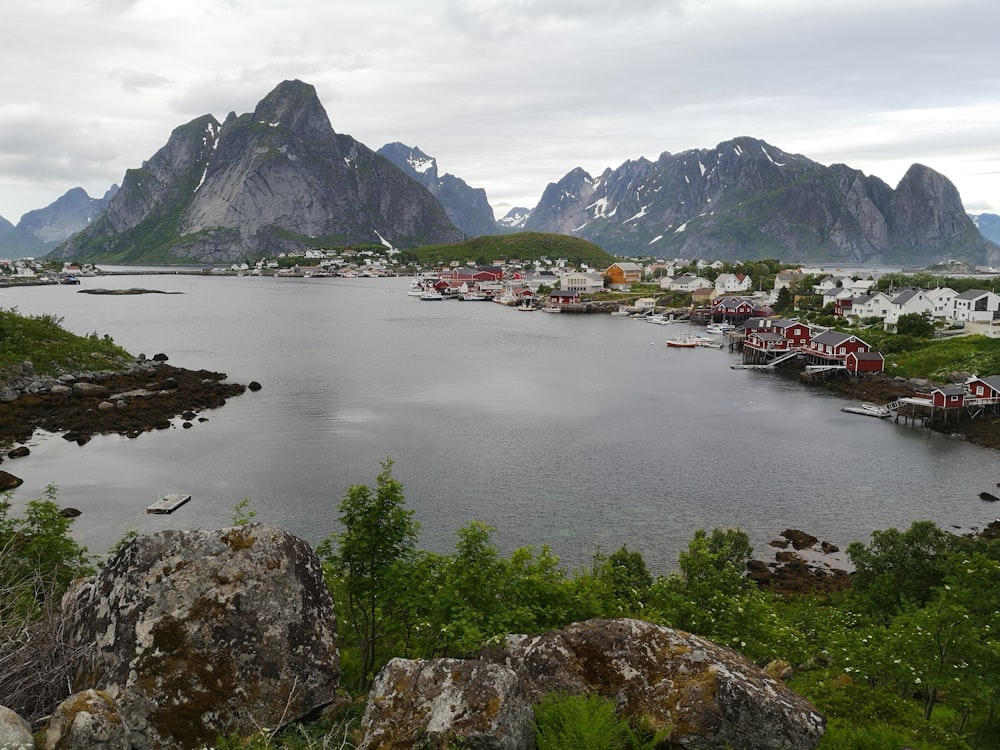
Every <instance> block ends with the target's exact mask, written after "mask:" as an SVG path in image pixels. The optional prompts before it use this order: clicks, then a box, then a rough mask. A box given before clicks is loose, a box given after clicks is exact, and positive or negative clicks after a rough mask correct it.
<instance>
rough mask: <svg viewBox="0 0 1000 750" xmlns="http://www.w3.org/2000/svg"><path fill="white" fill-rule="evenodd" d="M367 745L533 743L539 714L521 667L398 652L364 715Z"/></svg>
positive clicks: (369, 748)
mask: <svg viewBox="0 0 1000 750" xmlns="http://www.w3.org/2000/svg"><path fill="white" fill-rule="evenodd" d="M361 725H362V728H363V729H364V732H365V735H364V740H363V741H362V743H361V746H360V747H361V748H362V750H376V748H377V750H393V748H400V749H402V748H413V747H418V746H419V747H423V746H424V745H422V744H420V743H422V742H423V743H427V746H428V747H439V746H440V747H445V746H447V743H449V742H452V743H457V744H458V745H459V746H460V747H475V748H479V749H480V750H532V749H533V748H534V746H535V734H534V715H533V712H532V708H531V704H530V703H529V702H528V701H527V700H526V698H525V696H524V691H523V689H522V685H521V683H520V682H519V680H518V678H517V675H516V674H515V673H514V671H513V670H512V669H510V668H508V667H505V666H502V665H499V664H490V663H485V662H480V661H462V660H459V659H434V660H430V661H422V660H421V661H413V660H410V659H392V660H391V661H390V662H389V663H388V664H387V665H386V666H385V667H384V668H383V669H382V671H381V672H379V675H378V677H377V678H376V680H375V684H374V685H373V686H372V689H371V692H370V693H369V696H368V704H367V707H366V708H365V714H364V718H363V719H362V721H361Z"/></svg>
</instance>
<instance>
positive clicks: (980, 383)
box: [965, 375, 1000, 404]
mask: <svg viewBox="0 0 1000 750" xmlns="http://www.w3.org/2000/svg"><path fill="white" fill-rule="evenodd" d="M965 389H966V390H967V391H968V392H969V396H971V397H972V398H975V399H989V400H990V401H991V402H992V403H995V404H997V403H1000V375H988V376H987V377H985V378H980V377H976V376H973V377H971V378H969V379H968V380H966V381H965Z"/></svg>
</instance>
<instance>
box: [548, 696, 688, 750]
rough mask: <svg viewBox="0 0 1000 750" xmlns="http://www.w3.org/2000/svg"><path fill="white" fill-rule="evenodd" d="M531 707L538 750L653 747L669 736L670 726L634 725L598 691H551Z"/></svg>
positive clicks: (650, 749) (616, 749) (599, 749)
mask: <svg viewBox="0 0 1000 750" xmlns="http://www.w3.org/2000/svg"><path fill="white" fill-rule="evenodd" d="M534 709H535V741H536V742H537V743H538V750H645V749H646V748H648V749H649V750H653V748H656V747H658V746H659V745H660V743H662V742H664V741H666V740H667V739H669V737H670V731H669V730H661V731H660V732H655V733H654V732H652V731H651V730H650V729H649V728H648V727H640V728H639V729H638V730H637V729H634V728H633V727H631V726H630V725H629V723H628V720H627V719H625V718H624V717H623V716H621V715H619V714H617V713H616V712H615V703H614V701H613V700H611V699H610V698H603V697H601V696H599V695H594V694H591V695H560V694H555V693H553V694H550V695H547V696H546V697H545V698H543V699H542V700H541V701H540V702H539V703H537V704H535V707H534Z"/></svg>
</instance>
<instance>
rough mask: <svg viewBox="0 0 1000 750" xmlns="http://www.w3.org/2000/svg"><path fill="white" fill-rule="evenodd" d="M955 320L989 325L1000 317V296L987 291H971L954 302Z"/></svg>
mask: <svg viewBox="0 0 1000 750" xmlns="http://www.w3.org/2000/svg"><path fill="white" fill-rule="evenodd" d="M952 302H953V304H954V308H953V311H952V319H953V320H967V321H970V322H976V323H988V322H990V321H991V320H995V319H997V318H998V317H1000V313H998V311H1000V296H997V295H996V294H994V293H993V292H988V291H986V290H985V289H969V290H968V291H965V292H962V293H961V294H959V295H957V296H956V297H955V299H954V300H953V301H952Z"/></svg>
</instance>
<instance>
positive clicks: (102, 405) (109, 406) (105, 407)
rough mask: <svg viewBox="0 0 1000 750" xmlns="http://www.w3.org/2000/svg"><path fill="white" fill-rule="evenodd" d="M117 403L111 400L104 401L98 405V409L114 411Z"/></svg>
mask: <svg viewBox="0 0 1000 750" xmlns="http://www.w3.org/2000/svg"><path fill="white" fill-rule="evenodd" d="M114 410H115V405H114V404H113V403H112V402H111V401H102V402H101V403H99V404H98V405H97V411H114Z"/></svg>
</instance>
